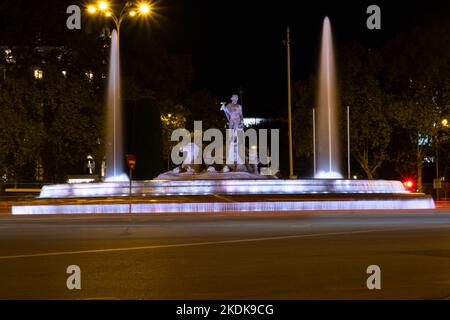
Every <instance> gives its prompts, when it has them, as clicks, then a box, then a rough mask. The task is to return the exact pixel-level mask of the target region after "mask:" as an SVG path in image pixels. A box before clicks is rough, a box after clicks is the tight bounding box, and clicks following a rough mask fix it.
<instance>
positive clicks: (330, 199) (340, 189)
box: [12, 18, 435, 215]
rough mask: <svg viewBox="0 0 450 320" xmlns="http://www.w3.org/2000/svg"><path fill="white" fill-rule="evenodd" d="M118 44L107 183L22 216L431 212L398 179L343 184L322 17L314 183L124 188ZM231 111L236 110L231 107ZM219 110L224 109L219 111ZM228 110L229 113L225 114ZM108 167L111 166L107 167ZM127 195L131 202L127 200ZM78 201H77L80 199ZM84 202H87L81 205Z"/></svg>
mask: <svg viewBox="0 0 450 320" xmlns="http://www.w3.org/2000/svg"><path fill="white" fill-rule="evenodd" d="M118 50H119V45H118V37H117V34H116V33H115V32H113V34H112V46H111V67H110V73H109V88H108V140H107V141H108V149H107V159H108V162H107V181H111V182H105V183H84V184H62V185H51V186H44V187H43V189H42V191H41V194H40V196H39V198H38V199H36V200H35V202H34V203H32V204H30V205H17V206H13V208H12V213H13V214H15V215H22V214H95V213H97V214H98V213H199V212H205V213H214V212H219V213H224V212H293V211H304V210H397V209H402V210H404V209H432V208H435V204H434V201H433V199H432V198H431V197H430V196H428V195H425V194H421V193H411V192H409V191H408V190H406V189H405V187H404V186H403V184H402V183H401V182H400V181H386V180H344V179H342V176H341V174H340V168H339V139H338V137H339V136H338V126H337V123H338V122H337V110H336V100H337V99H336V89H335V88H336V79H335V67H334V57H333V47H332V35H331V26H330V21H329V19H328V18H325V21H324V28H323V35H322V54H321V66H320V90H319V99H318V104H319V117H318V119H319V126H318V140H317V145H316V148H317V150H318V162H317V165H318V169H319V172H318V174H317V175H316V177H315V179H303V180H301V179H298V180H296V179H289V180H283V179H275V177H270V176H269V177H261V176H258V174H257V173H249V172H228V171H226V170H222V171H221V172H214V170H209V169H211V168H208V170H207V172H193V169H192V168H190V167H189V165H188V163H185V164H184V165H183V166H181V169H183V167H185V168H187V169H191V170H187V172H181V169H180V170H178V171H177V172H169V173H166V174H162V175H160V177H159V179H158V178H157V179H155V180H152V181H136V182H133V187H132V189H130V184H129V183H128V182H126V181H125V180H127V179H128V178H127V177H126V175H125V174H124V170H123V161H122V151H123V150H122V129H121V108H120V70H119V51H118ZM231 107H232V109H230V110H231V111H232V110H234V111H233V112H237V114H238V115H239V117H230V118H229V120H230V119H232V120H233V119H235V118H236V119H237V118H240V113H239V112H241V111H240V109H239V107H238V106H237V105H234V106H231ZM223 108H225V107H224V106H223ZM230 110H228V111H230ZM111 163H112V165H111ZM130 190H131V191H132V195H133V197H134V200H133V201H132V202H130V203H128V201H130V200H131V197H130V193H129V192H130ZM80 200H84V201H80ZM87 200H89V201H87Z"/></svg>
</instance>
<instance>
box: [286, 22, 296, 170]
mask: <svg viewBox="0 0 450 320" xmlns="http://www.w3.org/2000/svg"><path fill="white" fill-rule="evenodd" d="M286 48H287V77H288V79H287V81H288V127H289V178H291V179H293V178H295V177H294V154H293V146H292V140H293V139H292V92H291V35H290V29H289V27H287V29H286Z"/></svg>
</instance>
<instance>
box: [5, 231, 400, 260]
mask: <svg viewBox="0 0 450 320" xmlns="http://www.w3.org/2000/svg"><path fill="white" fill-rule="evenodd" d="M397 230H407V229H404V228H396V229H394V228H392V229H372V230H360V231H345V232H331V233H315V234H298V235H290V236H278V237H265V238H250V239H235V240H222V241H210V242H193V243H178V244H165V245H157V246H144V247H130V248H111V249H97V250H83V251H61V252H47V253H37V254H23V255H14V256H0V260H9V259H21V258H39V257H55V256H67V255H78V254H89V253H110V252H122V251H138V250H153V249H168V248H183V247H197V246H208V245H219V244H235V243H247V242H259V241H271V240H287V239H300V238H313V237H326V236H340V235H349V234H364V233H374V232H386V231H397Z"/></svg>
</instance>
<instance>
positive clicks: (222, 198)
mask: <svg viewBox="0 0 450 320" xmlns="http://www.w3.org/2000/svg"><path fill="white" fill-rule="evenodd" d="M212 196H213V197H214V198H217V199H220V200H223V201H226V202H236V201H234V200H233V199H230V198H227V197H224V196H219V195H218V194H213V195H212Z"/></svg>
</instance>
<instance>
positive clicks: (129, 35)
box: [0, 0, 450, 116]
mask: <svg viewBox="0 0 450 320" xmlns="http://www.w3.org/2000/svg"><path fill="white" fill-rule="evenodd" d="M118 2H119V1H116V3H118ZM83 3H84V4H87V3H88V2H87V1H84V2H83V1H66V0H43V1H31V0H14V1H11V0H3V1H2V3H1V4H0V17H1V19H0V35H1V38H0V39H2V42H5V43H7V42H8V41H9V40H12V41H14V43H16V44H18V43H20V42H21V41H22V42H25V43H27V41H29V39H30V37H33V36H34V35H35V34H36V32H41V34H42V38H43V39H44V41H47V42H48V43H49V44H59V43H64V42H69V43H70V42H71V41H72V40H73V39H74V38H75V37H76V36H77V34H78V35H79V34H80V31H68V30H67V29H66V27H65V22H66V19H67V16H68V15H67V14H66V8H67V6H68V5H69V4H78V5H83ZM154 3H155V5H156V7H157V16H154V17H153V19H152V21H150V22H147V23H146V25H145V27H142V25H139V26H137V25H136V23H132V22H129V23H125V24H124V26H123V29H122V34H123V36H122V53H123V54H124V55H125V56H126V52H127V50H129V49H131V48H140V50H142V52H143V53H145V52H146V51H147V50H150V49H151V43H152V41H158V42H161V43H163V44H164V45H166V46H167V47H168V48H169V50H170V51H171V52H175V53H187V54H189V55H191V56H192V60H193V63H194V68H195V73H194V78H193V81H192V83H191V86H192V90H198V89H207V90H209V91H211V92H212V94H214V95H215V96H217V97H218V98H219V99H220V100H227V99H229V96H230V95H231V94H232V93H234V92H238V89H239V88H243V91H244V94H243V104H244V105H245V112H246V114H250V115H262V116H273V115H275V116H283V115H285V114H286V112H285V109H286V107H285V106H286V101H287V100H286V99H287V98H286V96H287V93H286V48H285V46H284V45H283V40H284V39H285V38H286V26H290V28H291V37H292V82H293V83H295V82H296V81H297V80H304V79H306V78H307V77H308V76H309V75H310V74H311V73H312V72H315V70H316V69H317V63H318V58H317V57H318V51H319V40H320V34H321V26H322V21H323V18H324V17H325V16H329V17H330V19H331V22H332V27H333V32H334V37H335V44H336V45H337V47H339V46H342V45H345V44H348V43H351V42H360V43H362V44H364V45H366V46H369V47H378V46H381V45H383V44H384V43H385V42H387V41H389V40H390V39H392V38H393V37H395V36H396V35H398V34H400V33H401V32H403V31H410V30H411V29H413V28H415V27H417V26H420V25H421V24H424V23H426V22H429V21H430V20H437V19H445V17H446V16H448V14H449V12H450V2H449V1H426V2H424V1H375V2H374V1H365V0H361V1H327V0H323V1H272V2H269V1H250V0H227V1H224V0H214V1H211V0H160V1H154ZM371 4H377V5H379V6H380V7H381V12H382V30H368V29H367V28H366V19H367V17H368V14H366V9H367V7H368V6H369V5H371ZM84 16H86V14H85V13H84ZM82 28H83V30H82V32H85V33H86V32H87V33H92V32H98V31H99V28H98V25H97V24H95V23H94V22H92V21H90V20H88V19H85V20H83V25H82ZM339 59H345V57H339V58H338V61H339ZM126 67H127V60H125V59H123V68H124V69H126ZM143 68H145V66H143ZM148 76H149V77H151V74H149V75H148Z"/></svg>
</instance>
